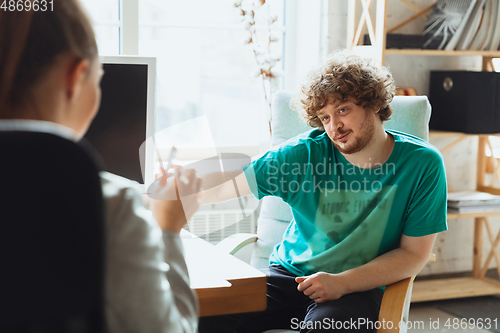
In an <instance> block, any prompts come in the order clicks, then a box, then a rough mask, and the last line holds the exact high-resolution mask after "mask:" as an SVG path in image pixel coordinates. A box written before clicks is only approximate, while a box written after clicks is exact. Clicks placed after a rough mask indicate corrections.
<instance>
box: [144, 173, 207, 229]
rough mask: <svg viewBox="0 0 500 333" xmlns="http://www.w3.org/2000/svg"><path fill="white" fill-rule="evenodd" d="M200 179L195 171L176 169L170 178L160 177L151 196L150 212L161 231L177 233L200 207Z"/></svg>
mask: <svg viewBox="0 0 500 333" xmlns="http://www.w3.org/2000/svg"><path fill="white" fill-rule="evenodd" d="M200 188H201V179H200V178H197V177H196V171H195V170H192V169H191V170H184V171H182V170H180V169H176V170H175V173H174V175H173V176H171V177H168V178H167V177H166V176H162V177H161V178H160V179H159V180H158V181H157V184H155V186H153V189H154V190H153V191H154V192H153V193H152V194H153V195H152V196H151V198H152V200H151V210H152V212H153V216H154V217H155V219H156V221H157V222H158V224H159V225H160V228H161V229H163V230H170V231H173V232H176V233H179V232H180V231H181V229H182V227H183V226H185V225H186V223H187V221H188V220H189V219H190V218H191V217H192V216H193V215H194V213H195V212H196V211H197V210H198V208H199V207H200Z"/></svg>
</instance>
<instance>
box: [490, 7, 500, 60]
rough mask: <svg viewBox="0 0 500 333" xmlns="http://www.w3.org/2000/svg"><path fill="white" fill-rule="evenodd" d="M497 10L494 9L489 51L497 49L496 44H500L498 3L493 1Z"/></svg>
mask: <svg viewBox="0 0 500 333" xmlns="http://www.w3.org/2000/svg"><path fill="white" fill-rule="evenodd" d="M495 3H496V7H497V11H496V22H495V28H494V29H493V37H492V39H491V45H490V51H496V50H498V46H499V45H500V5H499V4H498V1H495Z"/></svg>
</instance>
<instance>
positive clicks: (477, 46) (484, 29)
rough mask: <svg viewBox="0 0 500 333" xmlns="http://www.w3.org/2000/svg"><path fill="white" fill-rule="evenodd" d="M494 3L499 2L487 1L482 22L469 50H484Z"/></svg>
mask: <svg viewBox="0 0 500 333" xmlns="http://www.w3.org/2000/svg"><path fill="white" fill-rule="evenodd" d="M493 1H497V0H486V2H485V4H484V8H483V13H482V17H481V22H480V23H479V27H478V28H477V31H476V34H475V35H474V39H473V40H472V42H471V43H470V45H469V48H468V49H469V50H473V51H479V50H482V47H483V45H484V44H485V42H486V37H487V35H488V31H489V30H490V25H491V8H492V7H493Z"/></svg>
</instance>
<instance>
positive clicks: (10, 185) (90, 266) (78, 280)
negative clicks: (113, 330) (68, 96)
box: [0, 131, 105, 333]
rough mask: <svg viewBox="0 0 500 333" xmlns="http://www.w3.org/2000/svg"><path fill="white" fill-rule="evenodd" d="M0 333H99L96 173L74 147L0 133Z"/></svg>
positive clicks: (100, 240)
mask: <svg viewBox="0 0 500 333" xmlns="http://www.w3.org/2000/svg"><path fill="white" fill-rule="evenodd" d="M0 155H1V156H2V162H1V164H0V179H1V190H0V205H1V207H2V208H1V210H0V226H1V232H0V265H1V266H0V267H1V268H0V270H1V272H2V273H1V274H0V332H23V333H24V332H51V333H53V332H82V333H84V332H104V329H105V322H104V271H105V270H104V260H105V253H104V252H105V230H104V229H105V222H104V207H103V199H102V192H101V184H100V178H99V175H98V172H99V168H98V167H97V164H96V163H95V160H94V158H93V157H92V156H91V153H89V152H88V151H87V149H86V148H85V147H84V145H83V144H81V143H75V142H73V141H69V140H66V139H63V138H61V137H59V136H56V135H52V134H47V133H35V132H22V131H13V132H0Z"/></svg>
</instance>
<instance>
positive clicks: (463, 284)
mask: <svg viewBox="0 0 500 333" xmlns="http://www.w3.org/2000/svg"><path fill="white" fill-rule="evenodd" d="M492 294H500V282H499V281H497V280H493V279H489V278H484V279H476V278H472V277H459V278H448V279H439V280H423V281H415V283H414V284H413V293H412V297H411V301H412V303H416V302H425V301H430V300H441V299H451V298H462V297H474V296H484V295H492Z"/></svg>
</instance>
